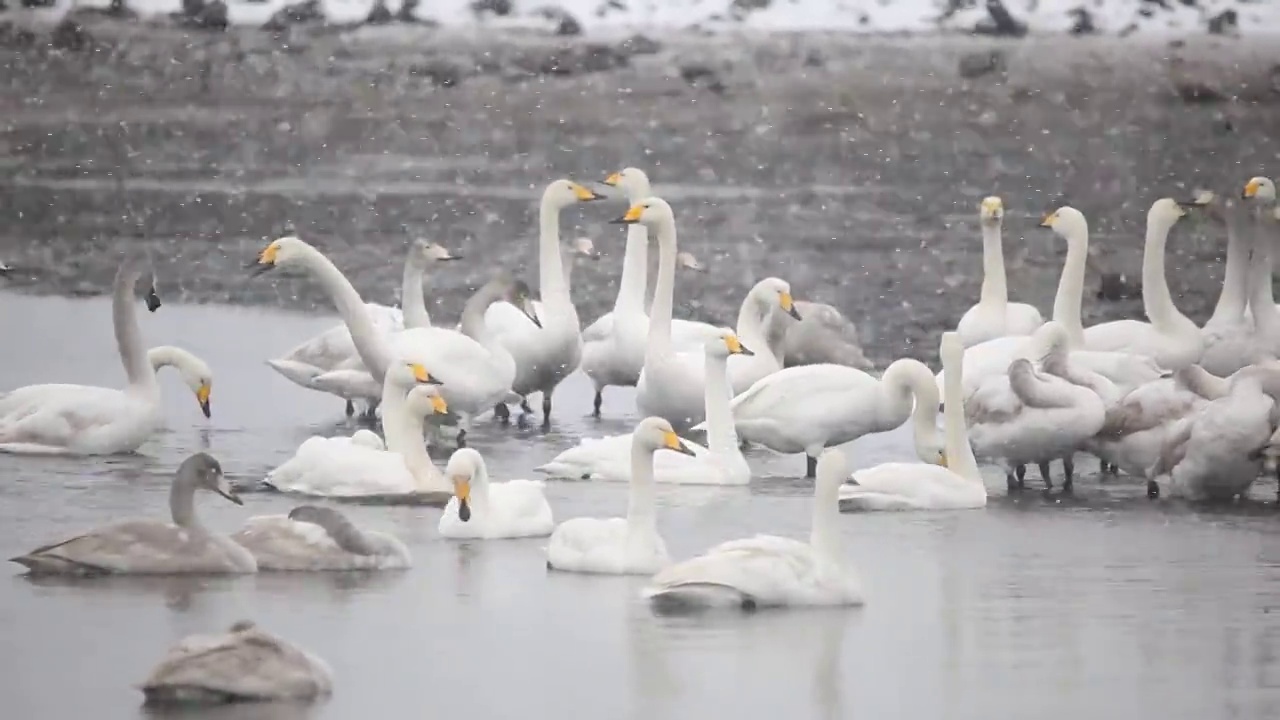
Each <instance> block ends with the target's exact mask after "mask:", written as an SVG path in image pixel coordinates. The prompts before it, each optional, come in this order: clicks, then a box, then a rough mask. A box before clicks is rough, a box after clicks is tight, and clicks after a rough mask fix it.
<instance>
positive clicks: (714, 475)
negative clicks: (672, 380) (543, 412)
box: [538, 328, 751, 485]
mask: <svg viewBox="0 0 1280 720" xmlns="http://www.w3.org/2000/svg"><path fill="white" fill-rule="evenodd" d="M703 353H704V355H705V358H706V359H705V361H704V362H705V365H706V369H705V376H706V378H707V383H706V389H705V395H704V400H705V402H706V411H707V447H702V446H701V445H698V444H696V443H692V442H687V441H686V442H685V445H686V446H687V447H688V448H689V449H690V450H692V451H693V453H694V454H693V455H692V456H690V455H684V454H680V453H662V454H661V455H655V456H654V458H653V474H654V479H655V480H656V481H657V482H660V483H680V484H688V485H746V484H747V483H748V482H750V480H751V467H750V466H749V465H748V464H747V459H746V458H745V457H743V455H742V450H741V448H740V447H739V445H738V434H737V433H736V432H735V431H734V429H733V416H732V415H731V414H730V412H729V402H730V400H731V399H732V395H731V394H730V389H729V382H728V378H727V377H726V371H727V368H726V365H727V361H728V359H729V358H730V357H731V356H733V355H750V354H751V350H749V349H748V348H746V347H744V346H743V345H742V342H741V341H740V340H739V339H738V336H737V335H736V334H734V332H733V331H732V330H730V329H728V328H721V329H720V335H719V337H717V338H715V339H713V340H708V341H707V343H706V345H705V347H704V349H703ZM632 441H633V438H632V433H627V434H625V435H611V436H609V437H603V438H598V439H591V438H584V439H583V440H582V441H581V442H580V443H579V444H578V446H577V447H573V448H569V449H568V450H565V451H564V452H562V453H560V454H559V455H557V456H556V457H555V458H554V459H552V460H551V461H550V462H548V463H547V464H545V465H543V466H541V467H539V468H538V470H540V471H541V472H544V473H546V474H547V475H550V476H551V477H557V478H568V479H573V480H579V479H583V480H585V479H593V480H612V481H619V482H625V481H627V480H628V479H629V478H630V477H631V445H632Z"/></svg>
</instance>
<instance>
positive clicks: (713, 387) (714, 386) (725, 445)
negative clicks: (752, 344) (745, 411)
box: [703, 353, 739, 455]
mask: <svg viewBox="0 0 1280 720" xmlns="http://www.w3.org/2000/svg"><path fill="white" fill-rule="evenodd" d="M705 374H706V379H707V382H706V387H705V388H704V390H703V391H704V392H705V393H706V398H705V399H706V411H707V449H708V450H710V451H711V452H712V453H715V454H716V455H733V454H735V453H737V452H739V450H738V433H737V430H736V429H735V427H734V424H733V411H732V410H730V409H729V406H730V403H731V402H732V400H733V390H732V388H731V387H730V386H729V359H728V358H726V357H723V356H721V355H712V354H710V353H708V354H707V356H706V373H705Z"/></svg>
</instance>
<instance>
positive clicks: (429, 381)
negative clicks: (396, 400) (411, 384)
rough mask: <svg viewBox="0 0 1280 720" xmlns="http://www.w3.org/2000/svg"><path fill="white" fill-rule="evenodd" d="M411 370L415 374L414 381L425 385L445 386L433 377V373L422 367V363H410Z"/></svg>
mask: <svg viewBox="0 0 1280 720" xmlns="http://www.w3.org/2000/svg"><path fill="white" fill-rule="evenodd" d="M409 370H410V371H411V372H412V373H413V379H414V380H415V381H416V382H419V383H422V384H424V385H443V384H444V383H442V382H440V381H439V380H437V379H436V378H433V377H431V373H429V372H427V369H426V368H425V367H423V366H422V363H409Z"/></svg>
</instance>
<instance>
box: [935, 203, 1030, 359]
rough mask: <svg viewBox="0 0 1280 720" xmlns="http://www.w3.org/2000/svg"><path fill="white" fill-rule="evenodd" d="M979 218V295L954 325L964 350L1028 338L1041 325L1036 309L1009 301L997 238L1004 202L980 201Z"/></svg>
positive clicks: (999, 241) (1002, 251)
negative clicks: (1001, 340) (994, 341)
mask: <svg viewBox="0 0 1280 720" xmlns="http://www.w3.org/2000/svg"><path fill="white" fill-rule="evenodd" d="M978 216H979V223H980V224H981V226H982V295H981V297H980V298H979V299H978V304H977V305H974V306H973V307H971V308H969V309H968V310H966V311H965V313H964V315H963V316H962V317H961V318H960V322H959V324H957V325H956V332H958V333H960V339H961V340H963V341H964V345H965V347H969V346H971V345H977V344H978V343H980V342H985V341H987V340H991V339H993V338H998V337H1007V336H1010V335H1030V334H1031V333H1032V332H1034V331H1035V329H1036V328H1038V327H1040V326H1041V325H1042V324H1044V318H1042V317H1040V311H1039V310H1037V309H1035V308H1034V307H1032V306H1031V305H1027V304H1026V303H1011V302H1009V288H1008V284H1007V282H1006V278H1005V272H1004V247H1003V245H1002V242H1001V238H1000V229H1001V226H1002V225H1003V224H1004V203H1003V202H1002V201H1001V200H1000V198H998V197H994V196H993V197H987V198H983V200H982V204H981V206H980V207H979V210H978Z"/></svg>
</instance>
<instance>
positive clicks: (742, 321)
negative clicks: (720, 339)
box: [734, 293, 773, 354]
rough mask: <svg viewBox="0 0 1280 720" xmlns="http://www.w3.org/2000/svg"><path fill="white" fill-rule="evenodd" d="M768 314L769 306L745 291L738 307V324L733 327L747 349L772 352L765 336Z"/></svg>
mask: <svg viewBox="0 0 1280 720" xmlns="http://www.w3.org/2000/svg"><path fill="white" fill-rule="evenodd" d="M768 316H769V306H768V305H767V304H765V303H762V302H760V301H759V300H757V299H756V298H754V297H752V296H751V293H747V297H746V299H744V300H743V301H742V306H741V307H739V308H738V324H737V325H736V326H735V327H734V329H735V330H736V331H737V334H738V339H739V340H741V341H742V344H743V345H746V346H747V349H749V350H751V351H753V352H765V351H768V352H769V353H770V354H772V353H773V348H772V347H771V346H770V345H769V340H768V338H767V337H766V328H765V320H766V318H768Z"/></svg>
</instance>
